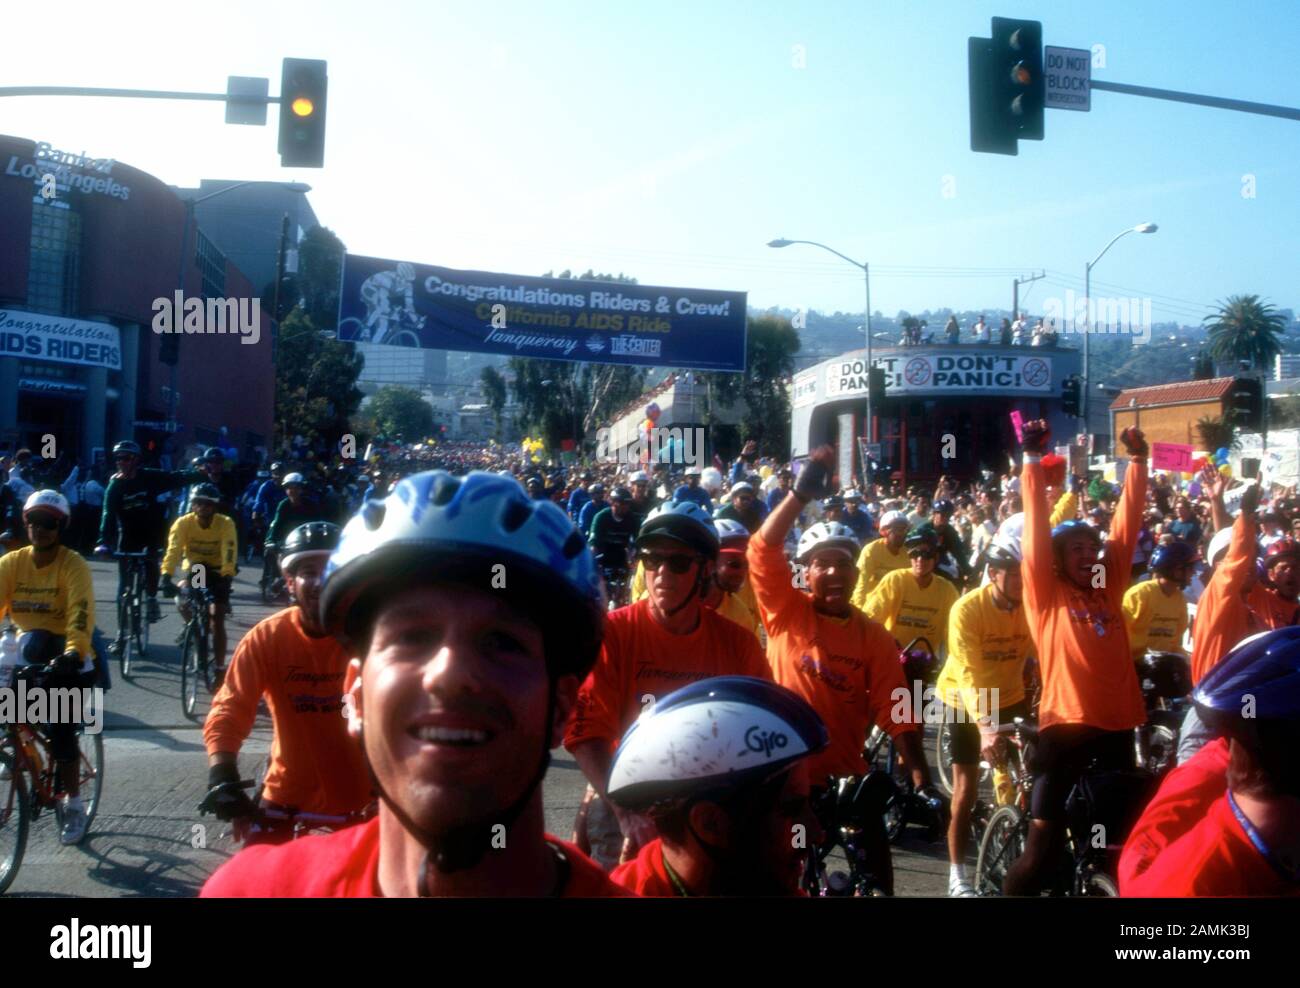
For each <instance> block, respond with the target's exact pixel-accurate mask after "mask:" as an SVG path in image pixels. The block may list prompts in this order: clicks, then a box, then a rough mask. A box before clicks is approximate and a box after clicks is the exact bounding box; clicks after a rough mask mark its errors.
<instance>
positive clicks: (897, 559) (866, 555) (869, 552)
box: [853, 538, 912, 608]
mask: <svg viewBox="0 0 1300 988" xmlns="http://www.w3.org/2000/svg"><path fill="white" fill-rule="evenodd" d="M911 565H912V562H911V560H910V559H908V557H907V549H905V548H904V547H903V546H901V545H900V546H899V547H898V551H897V552H891V551H890V549H889V543H888V542H886V541H885V540H884V538H879V539H872V540H871V541H870V542H868V543H867V544H866V545H864V546H863V547H862V551H861V552H860V553H858V585H857V586H856V587H854V588H853V606H854V607H857V608H861V607H862V606H863V604H864V603H866V600H867V594H869V593H871V591H873V590H875V589H876V585H877V584H878V583H880V578H881V577H882V576H884V575H885V574H886V573H891V572H893V571H894V570H896V569H907V568H908V567H910V566H911Z"/></svg>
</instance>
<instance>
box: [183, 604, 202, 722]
mask: <svg viewBox="0 0 1300 988" xmlns="http://www.w3.org/2000/svg"><path fill="white" fill-rule="evenodd" d="M199 679H200V673H199V649H198V644H197V643H196V642H195V635H194V624H193V622H192V621H191V623H190V624H187V625H186V626H185V639H184V640H183V641H182V642H181V710H182V712H184V714H185V716H186V718H188V719H189V720H194V719H195V717H194V709H195V707H197V706H198V702H199Z"/></svg>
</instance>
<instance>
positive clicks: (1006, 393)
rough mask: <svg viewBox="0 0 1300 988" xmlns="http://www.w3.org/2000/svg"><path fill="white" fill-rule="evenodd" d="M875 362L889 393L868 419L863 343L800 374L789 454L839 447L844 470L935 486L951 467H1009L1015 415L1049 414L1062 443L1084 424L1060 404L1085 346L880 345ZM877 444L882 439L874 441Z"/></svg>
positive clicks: (955, 472) (961, 472)
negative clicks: (871, 463) (868, 461)
mask: <svg viewBox="0 0 1300 988" xmlns="http://www.w3.org/2000/svg"><path fill="white" fill-rule="evenodd" d="M871 358H872V359H871V362H872V365H873V366H874V367H877V368H880V369H881V370H882V371H883V372H884V375H885V394H884V397H883V399H880V400H874V401H873V403H872V419H873V428H872V430H871V433H870V435H868V430H867V423H866V422H865V417H866V395H867V362H866V351H865V350H853V351H850V352H848V353H844V354H841V355H840V356H838V357H835V358H833V359H831V360H826V361H823V362H822V363H820V364H816V365H814V366H813V367H810V368H808V369H807V370H804V371H800V372H799V373H798V374H796V375H795V377H794V381H793V384H792V387H791V392H792V393H791V408H792V422H791V457H792V458H793V459H800V458H803V457H806V456H807V455H808V454H809V452H811V451H812V450H813V449H816V448H817V447H818V446H821V445H823V444H825V443H829V444H831V445H832V446H834V447H835V448H836V451H837V454H838V462H839V475H840V477H841V478H842V480H843V482H844V483H845V484H847V483H849V479H850V478H856V479H857V481H859V482H861V481H863V480H864V479H865V475H866V473H867V468H866V466H865V461H866V458H867V457H868V456H869V457H870V458H871V459H872V460H873V461H874V462H875V463H877V464H878V465H879V466H878V467H875V468H872V473H873V476H874V479H875V480H877V481H879V480H883V479H894V480H897V481H899V482H901V483H903V484H908V483H912V482H923V483H929V482H932V481H934V480H937V479H938V478H939V477H940V476H941V475H943V474H948V475H951V476H953V477H956V478H957V479H959V480H969V479H974V478H976V477H977V476H978V475H979V472H980V471H981V470H991V471H993V472H994V473H995V474H999V473H1004V472H1006V470H1007V467H1008V462H1007V453H1008V452H1010V451H1013V450H1015V449H1016V448H1017V442H1016V437H1015V432H1014V429H1013V426H1012V421H1011V413H1012V412H1013V411H1015V412H1019V413H1020V415H1021V416H1022V417H1023V418H1024V419H1026V420H1028V419H1034V418H1045V419H1047V421H1048V423H1049V424H1050V425H1051V427H1052V434H1053V436H1054V437H1055V438H1056V440H1057V441H1058V442H1060V443H1062V444H1065V443H1068V442H1071V441H1073V440H1074V438H1075V435H1076V432H1077V430H1078V427H1079V422H1078V420H1077V419H1076V418H1074V417H1073V416H1069V415H1066V414H1065V413H1064V411H1063V408H1062V405H1063V402H1062V389H1063V384H1064V381H1065V379H1066V378H1067V377H1069V376H1070V375H1072V374H1077V373H1078V372H1079V369H1080V354H1079V351H1077V350H1073V349H1066V348H1058V347H1047V346H1044V347H1024V346H1000V345H997V344H976V343H969V344H962V343H957V344H949V343H944V344H920V345H916V346H889V347H878V348H877V347H873V348H872V355H871ZM872 442H874V443H876V444H878V449H877V448H872V446H871V445H870V444H871V443H872Z"/></svg>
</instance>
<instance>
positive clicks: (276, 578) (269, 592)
mask: <svg viewBox="0 0 1300 988" xmlns="http://www.w3.org/2000/svg"><path fill="white" fill-rule="evenodd" d="M260 586H261V590H262V603H263V604H274V603H275V602H276V601H277V600H278V599H280V597H281V596H283V595H284V594H285V586H284V578H283V577H282V576H281V575H280V546H279V545H278V544H277V543H275V542H267V543H266V544H265V545H264V546H263V547H262V580H261V583H260Z"/></svg>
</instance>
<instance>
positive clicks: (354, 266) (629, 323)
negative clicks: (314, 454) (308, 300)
mask: <svg viewBox="0 0 1300 988" xmlns="http://www.w3.org/2000/svg"><path fill="white" fill-rule="evenodd" d="M745 299H746V296H745V293H744V292H724V291H716V290H711V289H687V288H660V287H656V286H651V285H624V284H619V283H616V282H608V281H581V280H570V279H558V278H530V277H527V276H523V275H509V274H493V273H490V272H484V271H458V270H455V269H453V268H442V267H436V266H434V265H429V264H412V263H410V262H408V261H391V260H384V259H382V258H377V257H361V256H358V255H354V254H348V255H347V256H346V257H345V258H344V262H343V285H342V290H341V292H340V294H339V339H341V340H350V341H355V342H360V343H382V344H387V345H389V346H410V347H422V348H425V349H430V350H467V351H470V352H473V353H499V354H505V355H506V356H512V357H538V358H542V359H547V360H581V361H590V362H592V363H601V364H633V365H638V366H645V367H651V366H654V367H684V368H693V369H697V370H712V371H743V370H744V369H745V304H746V303H745Z"/></svg>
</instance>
